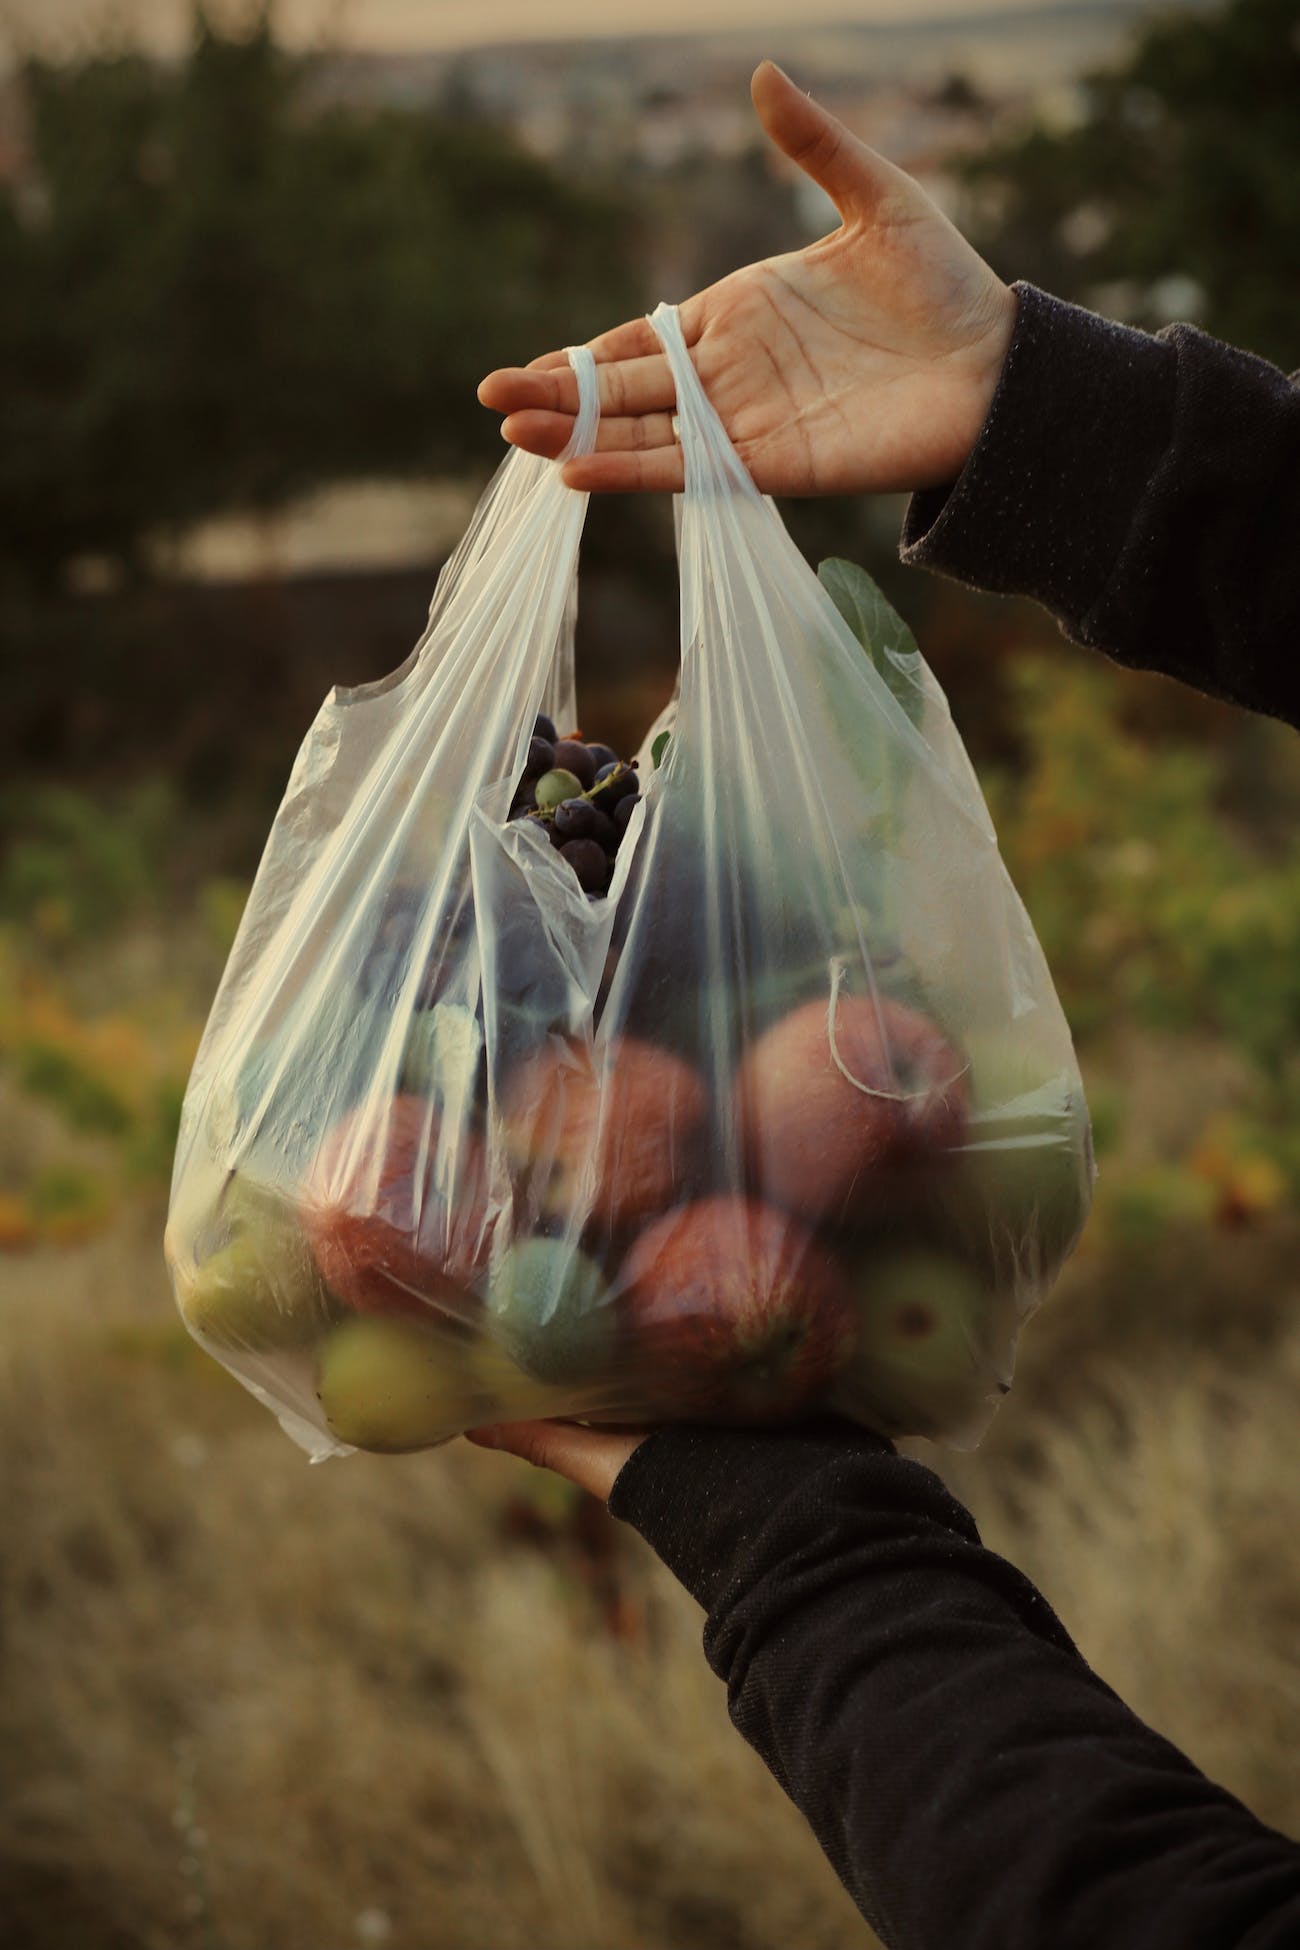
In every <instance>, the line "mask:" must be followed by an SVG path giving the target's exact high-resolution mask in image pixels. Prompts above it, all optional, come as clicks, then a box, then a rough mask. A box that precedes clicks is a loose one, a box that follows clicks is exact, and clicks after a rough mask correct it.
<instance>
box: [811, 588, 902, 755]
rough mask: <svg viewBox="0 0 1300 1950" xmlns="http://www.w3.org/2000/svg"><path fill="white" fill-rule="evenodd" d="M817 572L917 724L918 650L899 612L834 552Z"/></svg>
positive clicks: (855, 634)
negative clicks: (835, 555)
mask: <svg viewBox="0 0 1300 1950" xmlns="http://www.w3.org/2000/svg"><path fill="white" fill-rule="evenodd" d="M817 576H818V580H819V581H820V582H821V585H822V587H823V589H825V591H826V593H827V595H828V596H829V597H830V599H831V601H832V602H833V603H834V605H835V607H836V609H837V610H838V611H839V613H840V615H841V616H842V617H843V618H844V621H845V622H846V623H847V624H848V626H849V628H850V629H851V630H852V632H853V634H854V636H855V637H856V638H857V640H858V642H859V643H860V644H861V645H862V647H863V649H864V650H865V651H866V653H867V655H868V656H869V657H870V659H871V661H872V663H873V664H874V665H875V667H876V669H877V670H878V671H879V673H880V675H881V676H882V677H883V678H884V680H885V682H886V684H887V685H888V686H889V688H890V691H891V692H892V693H893V695H894V697H896V698H897V700H898V702H899V703H900V704H901V705H902V707H903V709H904V711H905V712H906V713H907V715H908V717H909V718H910V719H911V721H912V723H913V724H919V723H920V722H921V718H922V716H923V713H924V708H925V692H924V690H923V688H922V686H921V683H920V680H919V678H918V675H917V671H918V666H919V663H920V656H921V653H920V651H919V650H918V649H917V647H916V638H915V637H914V636H913V635H912V632H911V631H910V630H909V629H908V627H907V625H906V623H905V622H904V621H903V619H902V617H901V616H900V615H899V614H898V611H897V610H896V609H894V608H893V607H892V605H891V604H889V603H888V602H886V600H885V598H884V595H883V594H882V592H881V589H880V586H879V584H878V583H875V582H873V581H872V579H871V577H870V576H869V575H868V574H867V572H866V570H865V569H860V568H859V567H858V566H857V564H856V563H855V562H844V561H842V560H840V559H839V558H838V557H834V556H832V557H831V558H830V559H829V560H828V561H825V562H822V563H819V564H818V568H817Z"/></svg>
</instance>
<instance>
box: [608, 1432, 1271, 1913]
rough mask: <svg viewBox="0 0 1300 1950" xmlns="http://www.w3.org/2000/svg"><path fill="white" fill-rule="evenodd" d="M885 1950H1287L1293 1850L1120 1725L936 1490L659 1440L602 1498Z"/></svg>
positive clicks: (1115, 1705) (843, 1436)
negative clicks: (699, 1608)
mask: <svg viewBox="0 0 1300 1950" xmlns="http://www.w3.org/2000/svg"><path fill="white" fill-rule="evenodd" d="M609 1507H610V1509H611V1510H612V1511H613V1512H614V1514H615V1515H616V1516H618V1517H621V1518H623V1519H624V1520H625V1521H627V1522H628V1523H630V1524H632V1525H634V1526H635V1527H636V1529H637V1530H639V1531H640V1532H641V1534H642V1536H643V1537H645V1538H646V1539H647V1540H648V1542H649V1543H650V1544H651V1545H652V1546H653V1547H654V1549H655V1550H656V1551H657V1552H658V1553H659V1555H660V1556H661V1557H662V1558H663V1560H664V1562H665V1563H666V1564H667V1565H668V1566H669V1568H670V1569H671V1570H672V1571H674V1572H675V1573H676V1575H677V1576H678V1577H679V1578H680V1579H681V1580H682V1582H683V1583H684V1584H685V1585H686V1586H687V1588H688V1589H689V1590H690V1591H691V1592H692V1593H693V1594H694V1596H695V1597H696V1598H697V1599H698V1600H699V1602H700V1603H701V1604H702V1605H703V1606H704V1607H705V1609H706V1612H707V1614H708V1618H707V1623H706V1626H705V1634H704V1645H705V1651H706V1653H707V1655H708V1659H709V1663H710V1664H711V1665H712V1667H713V1669H714V1671H715V1672H716V1673H717V1674H718V1676H719V1678H721V1679H722V1680H724V1681H725V1683H726V1686H727V1692H728V1698H729V1702H730V1709H731V1717H732V1719H733V1721H734V1722H735V1724H736V1726H737V1727H738V1729H739V1730H740V1732H741V1733H742V1734H743V1735H744V1736H745V1738H746V1739H747V1740H748V1741H749V1742H750V1743H751V1745H752V1746H754V1747H755V1748H756V1749H757V1750H758V1752H759V1754H760V1755H761V1756H762V1758H763V1760H764V1761H765V1762H766V1763H767V1765H768V1767H769V1768H770V1769H771V1771H772V1773H773V1774H774V1775H775V1776H776V1779H777V1780H778V1781H779V1782H780V1784H781V1786H782V1787H783V1788H784V1789H785V1791H786V1793H787V1794H788V1795H789V1796H790V1798H791V1799H792V1800H793V1801H794V1802H795V1803H796V1805H797V1806H798V1807H799V1808H800V1809H801V1810H802V1811H803V1813H804V1815H805V1816H806V1817H807V1819H808V1821H809V1822H810V1824H811V1825H812V1828H813V1830H814V1832H815V1833H816V1835H817V1838H818V1840H819V1842H820V1843H821V1845H822V1847H823V1848H824V1849H825V1851H826V1854H827V1855H828V1856H829V1858H830V1860H831V1862H832V1864H833V1865H834V1867H835V1869H836V1871H837V1873H838V1874H839V1876H840V1878H841V1880H842V1881H843V1882H844V1884H845V1886H846V1888H847V1889H848V1890H849V1892H850V1894H851V1895H852V1896H853V1898H854V1900H855V1901H856V1902H857V1904H858V1907H859V1909H860V1910H861V1911H862V1914H863V1915H864V1916H865V1917H866V1919H867V1921H868V1922H869V1923H870V1924H871V1925H872V1927H873V1928H874V1929H875V1930H876V1932H877V1934H878V1935H879V1936H880V1938H881V1939H882V1941H883V1942H884V1943H885V1944H886V1945H887V1946H889V1950H956V1946H958V1945H960V1946H961V1950H1103V1946H1104V1950H1228V1946H1232V1950H1283V1946H1289V1950H1295V1946H1296V1945H1297V1944H1300V1847H1297V1846H1296V1845H1295V1844H1293V1843H1291V1842H1289V1841H1287V1840H1286V1839H1285V1838H1284V1837H1283V1836H1281V1835H1279V1834H1277V1833H1275V1832H1274V1831H1273V1830H1271V1829H1268V1828H1265V1827H1264V1826H1263V1825H1262V1824H1261V1823H1260V1822H1258V1821H1257V1820H1256V1819H1255V1818H1254V1816H1252V1815H1251V1814H1250V1813H1249V1812H1248V1811H1247V1810H1246V1809H1245V1808H1244V1807H1243V1806H1242V1805H1241V1803H1240V1802H1238V1801H1236V1800H1234V1799H1233V1797H1232V1796H1231V1795H1230V1794H1228V1793H1226V1792H1225V1791H1224V1790H1223V1789H1221V1788H1218V1787H1215V1786H1213V1785H1211V1783H1210V1782H1209V1781H1207V1780H1206V1779H1205V1777H1204V1776H1203V1775H1202V1774H1200V1773H1198V1772H1197V1770H1196V1769H1195V1768H1194V1767H1193V1766H1192V1765H1191V1763H1190V1762H1189V1761H1188V1760H1186V1759H1185V1758H1184V1757H1183V1756H1182V1755H1181V1754H1179V1753H1178V1752H1177V1750H1176V1749H1175V1748H1173V1747H1171V1746H1170V1745H1169V1743H1168V1742H1167V1741H1165V1740H1163V1739H1161V1738H1160V1737H1159V1736H1158V1735H1157V1734H1155V1733H1153V1732H1151V1730H1150V1729H1149V1728H1147V1727H1145V1726H1143V1725H1142V1723H1141V1722H1140V1721H1139V1720H1137V1719H1136V1718H1135V1717H1134V1716H1133V1714H1132V1713H1130V1712H1129V1710H1128V1708H1127V1707H1125V1706H1124V1705H1123V1704H1122V1703H1121V1702H1120V1700H1119V1699H1117V1698H1116V1696H1115V1694H1114V1693H1112V1692H1111V1691H1110V1689H1109V1687H1107V1686H1106V1685H1104V1684H1103V1682H1102V1681H1101V1680H1100V1679H1099V1678H1097V1676H1096V1674H1095V1673H1093V1672H1092V1671H1091V1670H1090V1668H1089V1667H1088V1666H1087V1665H1086V1664H1085V1663H1084V1661H1083V1660H1082V1659H1081V1658H1080V1656H1079V1654H1078V1653H1077V1652H1076V1651H1075V1649H1074V1646H1073V1645H1072V1644H1071V1642H1070V1639H1069V1638H1068V1636H1067V1635H1066V1633H1065V1631H1064V1630H1063V1628H1062V1626H1061V1625H1060V1623H1059V1622H1058V1620H1057V1619H1056V1617H1055V1616H1054V1614H1053V1613H1052V1611H1051V1609H1050V1608H1049V1606H1048V1605H1047V1603H1046V1602H1045V1600H1044V1599H1043V1598H1042V1597H1041V1596H1040V1594H1039V1593H1038V1592H1037V1591H1036V1590H1035V1589H1034V1587H1033V1586H1032V1585H1031V1584H1030V1583H1029V1582H1028V1581H1027V1580H1026V1579H1025V1578H1024V1577H1023V1576H1022V1575H1021V1574H1020V1573H1019V1572H1018V1571H1016V1570H1015V1569H1014V1568H1013V1567H1012V1566H1011V1565H1010V1564H1008V1563H1006V1562H1005V1560H1004V1559H1002V1558H1000V1557H997V1556H996V1555H994V1553H993V1552H992V1551H988V1550H985V1549H984V1548H983V1547H982V1546H981V1544H980V1541H979V1537H978V1534H977V1532H976V1529H975V1525H974V1523H973V1521H972V1519H971V1518H970V1516H969V1515H968V1513H967V1512H966V1511H965V1510H964V1509H962V1507H961V1505H960V1504H958V1503H956V1502H955V1501H954V1500H953V1498H952V1497H951V1496H950V1495H949V1494H948V1492H947V1490H946V1489H945V1488H944V1486H943V1484H942V1483H941V1482H940V1481H939V1479H938V1477H937V1476H935V1475H934V1474H933V1473H932V1472H931V1471H930V1470H928V1469H926V1468H924V1467H923V1466H922V1465H921V1464H919V1463H917V1462H914V1461H911V1460H909V1459H906V1458H904V1457H901V1456H898V1455H896V1454H895V1453H894V1452H893V1450H892V1449H891V1448H890V1447H889V1445H888V1444H886V1443H883V1442H880V1441H879V1440H878V1439H877V1438H875V1437H872V1436H869V1435H865V1434H863V1433H862V1432H861V1431H860V1430H857V1429H850V1427H849V1425H847V1424H845V1423H842V1422H834V1421H828V1422H826V1423H824V1424H822V1425H819V1427H818V1428H816V1429H813V1430H809V1431H805V1432H796V1433H762V1432H752V1431H730V1430H728V1431H720V1430H716V1429H683V1428H669V1429H661V1430H659V1431H657V1432H656V1433H655V1434H654V1435H652V1436H650V1437H649V1438H648V1439H647V1440H646V1441H645V1442H644V1443H643V1444H642V1445H641V1447H640V1448H639V1449H637V1450H636V1451H635V1453H634V1454H633V1456H632V1457H631V1459H630V1461H629V1462H628V1463H627V1464H626V1465H625V1466H624V1468H623V1470H622V1472H621V1474H620V1475H619V1478H618V1481H617V1482H616V1484H615V1485H614V1491H613V1494H612V1496H611V1498H610V1506H609Z"/></svg>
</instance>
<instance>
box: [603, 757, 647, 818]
mask: <svg viewBox="0 0 1300 1950" xmlns="http://www.w3.org/2000/svg"><path fill="white" fill-rule="evenodd" d="M640 783H641V781H640V780H639V779H638V778H637V775H636V773H635V772H634V771H633V770H632V767H631V766H630V765H623V764H621V763H620V762H619V761H618V760H617V759H616V760H615V762H614V763H613V765H602V766H601V768H600V770H599V772H597V774H596V784H597V785H598V786H599V787H600V803H601V805H602V806H607V807H610V808H611V809H612V808H613V807H614V806H615V805H617V803H618V801H619V800H620V799H622V798H623V797H624V796H625V794H627V793H629V792H635V791H636V790H637V788H638V786H639V785H640Z"/></svg>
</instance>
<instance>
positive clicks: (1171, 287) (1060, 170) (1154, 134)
mask: <svg viewBox="0 0 1300 1950" xmlns="http://www.w3.org/2000/svg"><path fill="white" fill-rule="evenodd" d="M1081 91H1082V112H1081V116H1080V119H1079V120H1078V122H1077V124H1075V125H1074V126H1072V127H1068V128H1064V129H1062V128H1059V127H1053V126H1052V125H1051V124H1050V123H1048V122H1045V121H1042V120H1039V121H1038V122H1036V123H1035V124H1034V125H1033V126H1032V127H1030V128H1028V129H1026V130H1022V131H1020V132H1019V133H1017V134H1015V135H1014V136H1012V137H1010V138H1008V139H1007V140H1005V141H1003V142H1000V143H998V144H996V145H995V146H994V147H993V148H991V149H990V150H989V151H987V152H986V153H984V154H981V155H979V156H975V157H973V158H971V159H970V160H969V161H968V162H967V163H966V165H965V166H964V169H963V175H964V178H965V182H966V185H967V188H968V191H969V194H970V197H971V219H970V225H969V227H970V229H971V232H972V235H973V237H974V239H975V241H976V242H977V244H978V245H979V246H980V248H981V249H982V250H984V251H985V253H986V254H987V255H988V257H989V258H990V259H991V261H992V262H993V263H994V264H995V265H996V266H997V268H998V270H999V271H1000V272H1001V273H1002V275H1003V276H1005V277H1008V278H1013V277H1014V278H1026V279H1029V280H1031V281H1032V282H1034V283H1036V284H1038V285H1041V286H1042V287H1043V288H1044V289H1046V290H1049V291H1054V292H1056V293H1058V294H1059V295H1060V296H1061V297H1065V298H1072V299H1075V300H1076V301H1078V302H1081V303H1085V304H1093V305H1095V306H1096V307H1097V308H1098V309H1099V310H1103V311H1106V312H1108V313H1109V314H1110V315H1112V316H1120V317H1124V318H1126V319H1127V320H1128V321H1129V322H1130V323H1133V324H1136V325H1140V326H1143V327H1145V328H1146V329H1148V330H1154V329H1156V328H1158V327H1159V326H1161V325H1163V324H1165V323H1166V322H1167V321H1168V319H1170V318H1171V317H1182V318H1187V317H1191V318H1193V319H1195V321H1196V322H1197V323H1198V324H1200V325H1202V326H1203V327H1204V328H1205V330H1207V331H1209V332H1212V333H1213V334H1214V335H1215V336H1216V337H1219V338H1222V339H1225V340H1227V341H1228V342H1229V343H1230V344H1233V345H1240V346H1243V347H1245V348H1246V349H1247V350H1248V351H1252V352H1258V353H1260V354H1261V355H1262V356H1263V357H1265V358H1267V359H1272V360H1274V361H1275V362H1276V363H1277V364H1279V365H1281V366H1282V367H1283V368H1284V369H1285V370H1288V371H1289V370H1291V369H1292V368H1293V367H1295V366H1297V365H1300V324H1298V323H1297V314H1296V292H1297V290H1300V0H1229V3H1228V4H1227V5H1225V6H1223V7H1221V8H1218V9H1216V10H1215V11H1214V12H1211V13H1208V14H1207V13H1174V14H1165V15H1161V16H1160V17H1158V18H1157V19H1155V20H1154V21H1152V22H1151V23H1150V24H1149V25H1148V26H1146V27H1145V28H1144V29H1143V30H1142V32H1141V33H1140V35H1139V37H1138V39H1137V41H1136V43H1135V45H1134V47H1133V51H1132V53H1131V54H1130V56H1129V57H1128V59H1127V60H1126V61H1125V62H1124V63H1123V64H1122V65H1120V66H1118V67H1115V68H1113V69H1110V70H1108V71H1105V72H1100V73H1094V74H1091V75H1089V76H1087V77H1086V78H1085V79H1084V81H1083V82H1082V83H1081Z"/></svg>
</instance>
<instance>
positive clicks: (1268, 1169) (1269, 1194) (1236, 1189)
mask: <svg viewBox="0 0 1300 1950" xmlns="http://www.w3.org/2000/svg"><path fill="white" fill-rule="evenodd" d="M1187 1167H1188V1170H1189V1171H1190V1172H1191V1173H1192V1174H1193V1176H1194V1177H1196V1178H1197V1179H1199V1180H1201V1181H1202V1183H1204V1184H1205V1185H1207V1186H1208V1187H1209V1188H1210V1191H1211V1193H1212V1195H1213V1200H1214V1221H1215V1223H1216V1224H1217V1225H1220V1226H1224V1227H1228V1228H1236V1227H1239V1226H1245V1225H1249V1224H1250V1223H1251V1221H1252V1220H1254V1219H1258V1218H1260V1217H1261V1216H1262V1215H1264V1214H1265V1213H1268V1212H1272V1211H1274V1210H1275V1209H1276V1208H1277V1207H1279V1206H1280V1205H1282V1203H1283V1202H1284V1200H1285V1199H1286V1196H1287V1190H1288V1185H1287V1177H1286V1173H1285V1172H1284V1171H1283V1169H1282V1167H1281V1166H1280V1165H1279V1164H1278V1163H1277V1161H1276V1160H1275V1159H1273V1158H1271V1157H1269V1156H1268V1155H1267V1154H1266V1153H1265V1152H1263V1151H1261V1150H1260V1149H1259V1148H1258V1147H1257V1146H1254V1145H1252V1143H1251V1140H1250V1137H1249V1134H1248V1133H1247V1132H1245V1131H1244V1130H1243V1129H1242V1128H1241V1126H1240V1125H1239V1124H1237V1123H1236V1122H1234V1121H1233V1120H1232V1119H1231V1118H1226V1117H1223V1118H1214V1119H1212V1120H1211V1121H1210V1123H1209V1124H1208V1125H1207V1126H1206V1128H1205V1130H1204V1132H1203V1133H1202V1135H1201V1137H1200V1139H1199V1141H1198V1143H1197V1144H1196V1145H1195V1146H1194V1148H1193V1149H1192V1151H1191V1153H1190V1154H1189V1156H1188V1160H1187Z"/></svg>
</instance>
